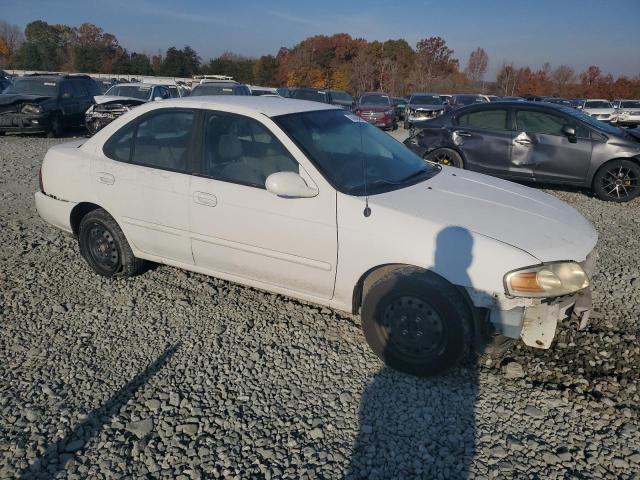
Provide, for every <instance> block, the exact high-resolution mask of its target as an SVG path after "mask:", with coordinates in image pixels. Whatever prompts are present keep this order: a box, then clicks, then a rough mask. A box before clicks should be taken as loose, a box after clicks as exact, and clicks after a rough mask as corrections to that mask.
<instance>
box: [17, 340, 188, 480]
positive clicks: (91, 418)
mask: <svg viewBox="0 0 640 480" xmlns="http://www.w3.org/2000/svg"><path fill="white" fill-rule="evenodd" d="M179 347H180V344H179V343H178V344H176V345H173V346H171V347H169V348H167V349H166V350H165V351H164V352H163V353H162V355H160V356H159V357H158V358H157V359H156V360H155V361H154V362H153V363H152V364H150V365H149V366H148V367H147V368H145V369H144V371H142V372H141V373H139V374H138V375H136V376H135V377H134V378H133V379H132V380H131V381H130V382H129V383H127V384H126V385H124V386H123V387H122V388H121V389H120V390H118V391H117V392H116V393H114V394H113V395H112V396H111V398H109V400H107V402H106V403H105V404H104V405H102V406H100V407H98V408H97V409H95V410H93V411H92V412H91V413H89V415H88V416H87V418H86V419H85V420H83V421H82V422H80V423H79V424H78V425H76V427H75V428H74V429H73V430H72V431H71V432H69V433H68V434H67V435H66V436H65V437H64V438H61V439H60V440H58V441H57V442H55V443H52V444H50V445H48V446H47V448H46V450H45V451H44V453H43V454H42V455H40V456H39V457H38V458H36V459H35V460H34V462H33V463H32V464H31V465H29V467H27V469H26V470H25V471H24V472H23V473H22V475H21V476H20V478H21V479H33V478H52V477H53V476H54V475H55V474H56V473H57V472H59V471H60V470H64V469H65V465H66V464H67V463H68V462H69V461H70V460H71V459H73V458H74V452H76V451H79V450H81V449H82V448H84V445H85V444H86V443H87V442H88V441H89V440H90V439H91V438H92V437H94V436H95V435H97V434H98V433H100V431H101V430H102V428H103V427H104V425H105V424H106V423H108V422H110V421H111V417H113V416H114V415H116V414H117V413H118V411H119V410H120V408H122V406H123V405H124V404H126V403H127V402H128V401H129V400H130V399H131V397H133V396H134V395H135V393H136V392H137V391H138V389H139V388H140V387H142V386H143V385H145V384H146V383H147V382H148V381H149V380H150V379H151V377H153V376H154V375H155V374H156V373H157V372H158V371H159V370H160V369H161V368H162V367H164V366H165V364H166V363H167V362H168V361H169V360H170V359H171V357H172V356H173V355H174V354H175V353H176V351H177V350H178V348H179Z"/></svg>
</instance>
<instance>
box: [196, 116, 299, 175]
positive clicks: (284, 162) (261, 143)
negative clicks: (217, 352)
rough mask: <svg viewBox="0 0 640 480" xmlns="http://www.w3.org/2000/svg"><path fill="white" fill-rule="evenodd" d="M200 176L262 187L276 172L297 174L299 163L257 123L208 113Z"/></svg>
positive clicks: (245, 118)
mask: <svg viewBox="0 0 640 480" xmlns="http://www.w3.org/2000/svg"><path fill="white" fill-rule="evenodd" d="M203 155H204V159H203V166H202V169H203V172H202V173H203V174H204V175H206V176H208V177H211V178H215V179H217V180H222V181H226V182H231V183H239V184H242V185H247V186H251V187H256V188H265V182H266V180H267V177H268V176H269V175H271V174H272V173H276V172H296V173H298V172H299V166H298V162H296V160H295V159H294V158H293V157H292V156H291V154H290V153H289V151H288V150H287V149H286V148H285V147H284V146H283V145H282V144H281V143H280V142H279V141H278V139H277V138H276V137H275V136H274V135H273V133H271V132H270V131H269V129H268V128H267V127H265V126H264V125H263V124H261V123H260V122H258V121H256V120H253V119H251V118H248V117H243V116H240V115H231V114H225V113H218V112H213V113H207V115H206V117H205V124H204V149H203Z"/></svg>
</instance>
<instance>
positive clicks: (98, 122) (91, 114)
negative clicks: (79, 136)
mask: <svg viewBox="0 0 640 480" xmlns="http://www.w3.org/2000/svg"><path fill="white" fill-rule="evenodd" d="M143 103H146V101H144V100H137V99H133V98H131V99H129V98H123V99H118V100H112V101H110V102H104V103H98V104H96V105H93V106H92V107H91V108H89V110H87V112H86V113H85V124H86V126H87V130H88V131H89V133H90V134H92V135H93V134H95V133H96V132H98V131H99V130H101V129H102V128H104V127H105V126H106V125H108V124H109V123H111V122H113V121H114V120H115V119H116V118H118V117H119V116H120V115H123V114H124V113H126V112H128V111H129V110H131V109H132V108H135V107H137V106H138V105H142V104H143Z"/></svg>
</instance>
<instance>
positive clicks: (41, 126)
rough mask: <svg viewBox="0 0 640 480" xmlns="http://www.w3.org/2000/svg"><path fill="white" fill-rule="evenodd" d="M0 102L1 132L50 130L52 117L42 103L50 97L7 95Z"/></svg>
mask: <svg viewBox="0 0 640 480" xmlns="http://www.w3.org/2000/svg"><path fill="white" fill-rule="evenodd" d="M6 97H13V98H6V99H2V100H4V101H3V102H0V132H17V133H35V132H45V131H47V130H48V129H49V124H50V118H49V117H50V115H49V113H48V112H46V111H45V110H44V109H43V108H42V105H41V103H42V102H43V101H44V100H47V99H48V98H49V97H26V98H25V96H20V95H6Z"/></svg>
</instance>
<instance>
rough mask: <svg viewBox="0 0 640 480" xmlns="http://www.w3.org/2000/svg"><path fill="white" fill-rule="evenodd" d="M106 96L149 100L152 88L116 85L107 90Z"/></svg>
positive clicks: (147, 86)
mask: <svg viewBox="0 0 640 480" xmlns="http://www.w3.org/2000/svg"><path fill="white" fill-rule="evenodd" d="M105 95H112V96H114V97H131V98H137V99H139V100H149V99H150V98H151V87H150V86H149V85H114V86H113V87H111V88H110V89H109V90H107V93H105Z"/></svg>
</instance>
